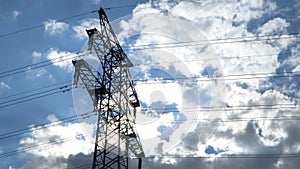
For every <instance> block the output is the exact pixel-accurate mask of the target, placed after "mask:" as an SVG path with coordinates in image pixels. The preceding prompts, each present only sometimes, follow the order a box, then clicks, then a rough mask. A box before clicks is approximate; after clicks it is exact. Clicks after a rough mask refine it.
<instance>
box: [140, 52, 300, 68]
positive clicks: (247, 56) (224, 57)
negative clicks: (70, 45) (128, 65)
mask: <svg viewBox="0 0 300 169" xmlns="http://www.w3.org/2000/svg"><path fill="white" fill-rule="evenodd" d="M299 53H300V51H299V52H293V53H292V52H284V53H279V54H278V53H273V54H258V55H243V56H223V57H220V58H218V57H214V58H201V57H200V58H197V59H192V60H174V61H162V62H153V63H140V64H135V65H134V67H137V66H147V65H159V64H164V63H172V64H175V63H186V62H200V61H209V60H230V59H241V58H255V57H259V58H262V57H270V56H282V55H289V54H299Z"/></svg>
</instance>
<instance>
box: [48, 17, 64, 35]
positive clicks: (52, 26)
mask: <svg viewBox="0 0 300 169" xmlns="http://www.w3.org/2000/svg"><path fill="white" fill-rule="evenodd" d="M44 27H45V32H47V33H48V34H50V35H55V34H60V33H63V32H64V31H65V30H66V29H68V28H69V24H66V23H64V22H58V21H56V20H55V19H48V20H47V21H45V22H44Z"/></svg>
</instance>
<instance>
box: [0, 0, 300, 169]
mask: <svg viewBox="0 0 300 169" xmlns="http://www.w3.org/2000/svg"><path fill="white" fill-rule="evenodd" d="M0 4H1V5H0V11H1V12H0V22H1V23H2V24H1V28H0V46H1V47H0V48H1V51H2V54H1V66H0V161H1V162H0V168H1V169H32V168H40V169H44V168H45V169H46V168H54V169H56V168H57V169H62V168H66V169H71V168H84V167H86V168H90V165H91V162H92V156H91V155H92V153H93V148H94V143H93V140H94V136H93V132H94V122H95V117H96V116H95V113H94V112H93V108H92V103H91V101H90V100H89V99H90V98H89V97H87V93H86V91H85V90H84V89H83V88H74V87H72V85H71V84H72V80H73V73H74V72H73V71H74V68H73V65H72V59H80V58H83V59H86V60H88V61H89V63H90V64H91V65H93V67H94V68H96V69H97V68H98V67H99V63H98V62H97V61H95V60H93V59H91V57H90V55H89V54H87V49H88V47H87V41H88V36H87V34H86V32H85V30H86V29H91V28H95V27H96V28H97V27H98V24H99V20H98V14H97V12H96V11H97V10H98V9H99V8H100V7H103V8H104V9H105V12H106V14H107V16H108V18H109V20H110V21H111V24H112V27H113V29H114V31H115V33H116V35H117V37H118V40H119V42H120V44H121V46H122V47H123V49H124V51H125V53H126V54H127V56H128V58H129V59H130V60H131V62H132V63H133V64H134V67H132V68H130V72H131V77H132V79H133V81H134V85H135V89H136V90H137V93H138V97H139V100H140V103H141V107H140V108H138V109H137V119H136V131H137V133H138V135H139V136H140V139H141V143H142V146H143V149H144V152H145V155H146V158H144V159H143V168H149V169H152V168H158V169H160V168H184V167H189V168H207V169H217V168H221V167H222V168H231V169H235V168H245V169H248V168H249V169H250V168H251V169H252V168H257V169H260V168H263V169H274V168H276V169H285V168H290V169H296V168H297V166H299V165H300V164H299V157H300V155H299V153H300V137H299V135H298V134H297V133H299V132H300V126H299V123H298V120H299V119H300V118H299V117H300V116H299V103H300V102H299V101H300V94H299V92H298V90H299V88H300V85H299V80H300V79H299V71H300V67H299V61H298V59H297V58H298V56H299V54H298V53H299V49H300V43H299V42H300V41H299V33H298V32H299V31H300V30H299V27H300V10H299V9H300V3H299V2H297V0H290V1H284V0H272V1H271V0H257V1H251V0H230V1H225V0H205V1H204V0H184V1H181V0H174V1H167V0H151V1H147V0H141V1H140V0H130V1H124V0H122V1H121V0H110V1H108V0H76V1H71V0H63V1H58V0H53V1H45V0H39V1H36V0H26V1H17V0H11V1H5V0H0ZM44 124H47V125H44ZM131 167H132V168H137V161H136V159H131V160H130V168H131Z"/></svg>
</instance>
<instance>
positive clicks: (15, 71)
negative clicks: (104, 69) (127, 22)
mask: <svg viewBox="0 0 300 169" xmlns="http://www.w3.org/2000/svg"><path fill="white" fill-rule="evenodd" d="M265 36H271V35H265ZM274 36H275V35H274ZM228 39H236V38H228ZM217 40H219V39H215V40H212V41H217ZM177 43H179V44H180V43H189V42H176V43H167V44H177ZM221 43H223V42H221ZM162 44H164V43H162ZM143 46H149V47H151V49H153V48H156V47H153V45H151V44H149V45H143ZM186 46H190V45H186ZM137 47H138V46H137ZM168 47H173V46H168ZM174 47H176V46H174ZM84 54H85V53H82V52H73V53H69V54H66V55H64V56H61V57H58V58H54V59H49V60H45V61H42V62H38V63H34V64H30V65H27V66H22V67H19V68H15V69H11V70H8V71H4V72H1V73H0V78H4V77H8V76H12V75H15V74H19V73H23V72H27V71H29V70H33V69H38V68H42V67H45V66H48V65H52V64H55V63H59V62H62V61H65V60H68V59H72V58H74V57H81V56H83V55H84ZM283 54H291V52H287V53H283ZM283 54H277V55H283ZM72 55H77V56H72ZM275 55H276V54H262V55H248V56H240V57H223V58H209V59H206V60H213V59H233V58H241V57H259V56H275ZM70 56H71V57H70ZM204 60H205V59H204ZM193 61H195V60H193ZM189 62H190V61H189ZM140 65H147V64H137V66H140Z"/></svg>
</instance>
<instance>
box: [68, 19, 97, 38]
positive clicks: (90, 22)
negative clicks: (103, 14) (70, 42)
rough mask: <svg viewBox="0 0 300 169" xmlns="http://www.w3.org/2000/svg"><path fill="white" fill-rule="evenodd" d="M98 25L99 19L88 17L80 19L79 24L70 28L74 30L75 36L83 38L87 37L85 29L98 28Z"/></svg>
mask: <svg viewBox="0 0 300 169" xmlns="http://www.w3.org/2000/svg"><path fill="white" fill-rule="evenodd" d="M98 27H99V19H95V18H89V19H84V20H82V21H80V24H79V25H76V26H73V27H72V29H73V30H74V31H75V37H77V38H79V39H81V40H83V39H87V38H88V36H87V33H86V30H87V29H92V28H98Z"/></svg>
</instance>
